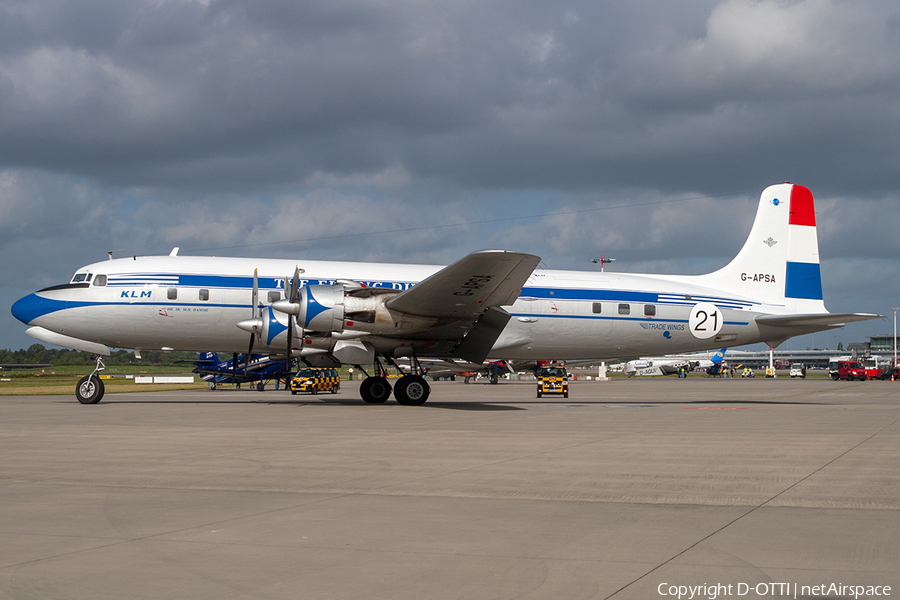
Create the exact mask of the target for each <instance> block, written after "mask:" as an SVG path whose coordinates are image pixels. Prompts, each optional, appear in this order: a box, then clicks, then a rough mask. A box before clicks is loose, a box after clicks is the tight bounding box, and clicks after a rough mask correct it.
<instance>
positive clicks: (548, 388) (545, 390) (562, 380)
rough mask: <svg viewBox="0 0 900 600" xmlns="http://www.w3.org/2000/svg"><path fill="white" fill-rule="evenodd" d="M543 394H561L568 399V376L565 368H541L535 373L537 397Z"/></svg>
mask: <svg viewBox="0 0 900 600" xmlns="http://www.w3.org/2000/svg"><path fill="white" fill-rule="evenodd" d="M543 394H562V395H563V398H568V397H569V374H568V373H567V372H566V368H565V367H542V368H541V369H539V370H538V372H537V397H538V398H540V397H541V395H543Z"/></svg>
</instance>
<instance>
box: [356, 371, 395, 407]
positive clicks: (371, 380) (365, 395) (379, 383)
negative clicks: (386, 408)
mask: <svg viewBox="0 0 900 600" xmlns="http://www.w3.org/2000/svg"><path fill="white" fill-rule="evenodd" d="M359 395H360V396H362V399H363V401H364V402H366V403H368V404H384V403H385V402H387V401H388V398H390V397H391V384H390V383H388V380H387V379H385V378H384V377H367V378H366V379H364V380H363V382H362V383H361V384H360V385H359Z"/></svg>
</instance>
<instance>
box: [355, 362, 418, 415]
mask: <svg viewBox="0 0 900 600" xmlns="http://www.w3.org/2000/svg"><path fill="white" fill-rule="evenodd" d="M388 360H390V359H388ZM412 364H413V367H414V368H415V370H416V374H414V375H404V376H403V377H401V378H400V379H398V380H397V383H395V384H394V389H393V392H394V398H395V399H396V400H397V403H398V404H402V405H404V406H422V405H423V404H425V401H426V400H428V395H429V394H430V393H431V386H429V385H428V382H427V381H426V380H425V377H424V376H422V375H420V374H419V373H421V372H422V368H421V365H419V361H418V360H416V358H415V357H413V359H412ZM395 366H396V365H395ZM360 370H362V369H361V368H360ZM363 372H365V371H363ZM359 395H360V396H362V399H363V401H364V402H367V403H369V404H384V403H385V402H387V401H388V398H390V397H391V384H390V382H388V380H387V378H386V377H385V376H384V368H383V367H382V366H381V363H380V362H379V361H378V359H377V358H376V359H375V375H374V376H372V377H366V379H364V380H363V382H362V384H360V386H359Z"/></svg>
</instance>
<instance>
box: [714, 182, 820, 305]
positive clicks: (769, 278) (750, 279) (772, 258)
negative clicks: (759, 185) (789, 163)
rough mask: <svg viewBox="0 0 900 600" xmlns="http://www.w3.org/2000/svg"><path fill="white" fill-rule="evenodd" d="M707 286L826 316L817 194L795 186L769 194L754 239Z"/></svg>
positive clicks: (773, 188)
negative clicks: (815, 199) (814, 199)
mask: <svg viewBox="0 0 900 600" xmlns="http://www.w3.org/2000/svg"><path fill="white" fill-rule="evenodd" d="M701 278H702V279H703V281H704V283H705V284H708V285H710V286H712V287H715V288H717V289H722V290H726V291H729V292H733V293H737V294H740V295H742V296H746V297H749V298H753V299H755V300H758V301H760V302H763V303H766V304H771V305H776V306H784V307H786V308H788V309H790V310H791V311H793V312H798V313H815V312H825V303H824V302H823V299H822V277H821V272H820V269H819V241H818V237H817V234H816V210H815V203H814V201H813V195H812V192H810V191H809V189H807V188H805V187H803V186H800V185H792V184H790V183H783V184H779V185H773V186H769V187H767V188H766V189H765V190H763V193H762V195H761V196H760V199H759V207H758V208H757V211H756V220H755V221H754V222H753V227H752V228H751V229H750V235H749V236H748V237H747V241H746V242H745V243H744V247H743V248H741V251H740V252H739V253H738V255H737V256H736V257H735V258H734V260H732V261H731V262H730V263H728V264H727V265H726V266H725V267H723V268H721V269H719V270H718V271H716V272H714V273H710V274H708V275H703V276H701Z"/></svg>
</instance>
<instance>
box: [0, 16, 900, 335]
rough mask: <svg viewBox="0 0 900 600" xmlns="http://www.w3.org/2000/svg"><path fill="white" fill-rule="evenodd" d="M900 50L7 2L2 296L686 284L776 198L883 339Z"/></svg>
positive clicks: (826, 23)
mask: <svg viewBox="0 0 900 600" xmlns="http://www.w3.org/2000/svg"><path fill="white" fill-rule="evenodd" d="M898 46H900V8H898V7H897V5H896V3H895V2H889V1H880V0H866V1H861V2H848V1H841V0H830V1H818V0H817V1H812V0H801V1H795V2H781V1H775V0H764V1H750V0H725V1H716V0H705V1H701V0H696V1H692V2H679V3H671V2H662V1H659V2H642V3H634V2H624V1H622V2H603V3H596V2H594V3H589V2H564V3H549V4H548V3H545V2H536V1H527V2H521V1H516V2H513V1H511V0H510V1H494V2H478V3H446V2H412V1H400V0H398V1H387V2H372V1H361V0H360V1H335V2H302V1H293V0H291V1H289V0H282V1H268V2H257V1H253V2H251V1H245V0H223V1H219V2H216V1H212V0H211V1H209V2H204V1H193V0H170V1H163V0H152V1H151V0H147V1H119V0H116V1H112V0H109V1H105V0H58V1H29V2H5V3H2V4H0V217H2V220H0V234H2V236H3V237H2V240H0V248H2V250H3V251H4V253H5V254H6V255H7V256H9V255H11V256H14V257H16V259H15V260H13V261H11V263H8V264H7V265H6V266H5V267H4V268H5V269H6V270H7V271H6V274H8V275H11V276H14V277H15V278H16V281H17V282H18V284H21V285H20V286H19V287H20V288H21V289H25V290H28V289H33V287H37V286H39V285H42V284H44V283H46V282H47V280H59V279H63V278H66V277H68V275H69V274H70V273H71V271H73V270H74V269H75V268H76V267H78V266H80V265H81V264H83V263H87V262H91V261H93V260H96V259H97V258H98V256H99V257H101V258H102V257H103V256H105V252H106V251H107V250H112V249H118V248H126V249H127V252H129V253H149V252H155V253H159V252H168V250H169V249H170V248H171V246H175V245H180V246H182V247H185V248H194V249H203V248H214V247H218V248H221V247H229V248H230V249H231V250H233V251H234V253H238V254H243V255H258V256H261V255H273V256H287V255H291V254H294V253H297V254H300V253H302V255H304V256H310V257H317V258H326V257H340V258H346V259H352V258H357V257H359V258H367V259H372V260H400V261H409V262H445V261H451V260H453V259H455V258H456V257H458V256H460V255H461V254H463V253H465V252H467V251H469V250H471V249H474V248H483V247H490V246H503V247H508V246H515V247H516V248H517V249H524V250H530V251H535V252H538V253H540V254H541V255H542V256H544V257H545V262H546V263H548V264H550V265H551V266H554V267H565V268H583V267H585V266H588V265H589V263H588V265H586V264H585V263H586V262H587V261H589V260H590V258H592V257H594V256H595V255H596V254H599V253H601V252H605V253H614V254H618V255H619V256H620V257H621V259H620V260H621V262H620V263H617V265H616V266H617V268H622V269H626V270H635V271H637V270H644V269H647V270H654V271H661V272H699V271H701V270H705V269H707V268H715V267H717V266H721V264H724V263H725V262H727V260H728V259H729V258H730V255H731V254H733V252H735V251H736V250H737V248H739V246H740V245H741V243H742V240H743V238H744V237H745V235H746V229H747V228H749V223H750V220H751V219H752V213H753V205H754V202H755V198H756V197H758V194H759V192H760V191H761V190H762V188H763V187H765V186H766V185H768V184H771V183H777V182H780V181H783V180H790V181H795V182H798V183H802V184H804V185H807V186H809V187H810V188H811V189H812V190H813V192H814V193H815V194H816V197H817V199H818V202H819V211H820V216H819V219H820V243H821V249H822V256H823V261H824V260H827V261H829V262H828V263H827V264H828V265H829V268H832V266H836V267H837V268H838V269H844V268H846V266H847V265H848V264H851V262H852V261H863V263H862V264H865V265H877V266H876V267H872V268H856V267H854V271H855V273H856V277H857V280H856V281H852V278H847V277H845V276H844V274H843V273H841V275H840V276H838V277H834V278H832V279H829V278H828V276H827V274H826V293H830V294H833V295H834V296H835V297H836V298H839V299H840V304H841V306H842V307H844V308H842V310H869V311H881V312H884V311H885V310H887V309H888V308H889V307H890V306H891V305H892V304H896V300H891V298H894V297H896V293H895V292H896V290H885V289H884V287H883V285H882V282H883V280H884V277H883V274H884V272H885V271H890V270H891V269H894V270H896V269H897V268H898V264H897V259H896V256H897V250H898V248H897V242H896V241H895V236H892V235H891V231H890V229H891V223H892V219H893V217H889V218H885V215H892V214H895V213H896V208H897V201H898V198H900V175H898V170H897V168H896V165H897V164H898V153H900V135H898V134H900V112H898V111H897V97H898V92H900V89H898V88H900V81H898V79H897V78H896V73H897V72H898V71H900V47H898ZM735 192H738V193H740V195H738V196H727V197H726V196H721V195H722V194H728V193H735ZM705 196H717V197H718V198H716V199H710V198H707V199H699V200H693V201H690V202H687V201H685V202H679V203H671V204H669V203H666V202H668V201H671V200H682V199H684V198H687V197H705ZM649 202H660V203H659V204H655V205H652V204H648V203H649ZM629 203H631V204H632V205H641V206H640V207H638V208H635V209H616V210H609V211H597V212H596V213H572V214H556V215H554V216H548V217H546V218H544V219H537V218H535V219H531V220H524V221H522V220H519V221H515V220H514V221H508V222H504V221H497V219H498V218H503V217H512V216H515V215H542V214H549V213H565V212H567V211H574V210H581V209H587V208H603V207H609V206H620V205H625V204H629ZM893 220H895V219H893ZM465 223H468V224H469V225H464V224H465ZM478 223H482V224H480V225H479V224H478ZM433 225H441V226H447V225H451V226H452V227H443V228H441V229H436V230H430V231H429V230H427V229H424V228H426V227H429V226H433ZM401 230H402V233H399V232H400V231H401ZM323 231H324V232H325V233H330V234H333V235H331V237H328V236H324V237H326V238H327V239H317V240H315V241H312V242H310V241H304V242H297V241H296V240H309V239H310V238H311V237H318V238H322V237H323V236H322V235H319V233H321V232H323ZM377 231H392V232H394V233H390V234H382V235H378V236H372V235H362V236H357V237H352V236H353V235H355V234H361V233H367V232H377ZM337 236H350V237H337ZM270 242H287V243H278V244H271V243H270ZM260 244H262V245H260ZM218 253H220V254H221V253H228V252H227V251H225V252H218ZM848 261H851V262H848ZM866 261H869V262H866ZM852 264H854V265H855V264H856V263H852ZM7 280H9V279H8V278H7ZM829 281H831V282H833V283H829ZM19 287H17V290H18V289H19ZM11 289H12V288H7V289H5V290H4V293H5V295H6V296H10V295H11V293H10V290H11ZM891 294H893V295H891ZM7 299H8V298H7ZM829 306H830V307H831V308H832V310H836V308H835V307H834V306H831V303H829ZM10 321H11V318H7V319H6V321H3V325H2V326H0V327H2V330H3V331H7V330H12V329H15V328H16V327H17V325H16V324H14V323H10ZM845 341H846V340H845ZM0 345H2V344H0Z"/></svg>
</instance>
